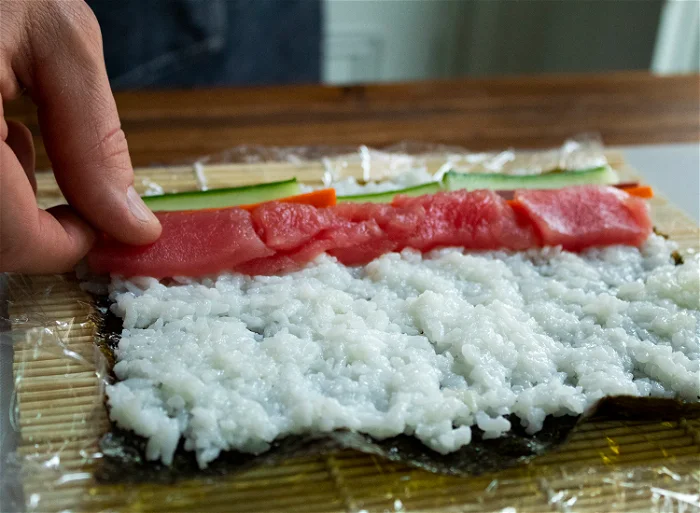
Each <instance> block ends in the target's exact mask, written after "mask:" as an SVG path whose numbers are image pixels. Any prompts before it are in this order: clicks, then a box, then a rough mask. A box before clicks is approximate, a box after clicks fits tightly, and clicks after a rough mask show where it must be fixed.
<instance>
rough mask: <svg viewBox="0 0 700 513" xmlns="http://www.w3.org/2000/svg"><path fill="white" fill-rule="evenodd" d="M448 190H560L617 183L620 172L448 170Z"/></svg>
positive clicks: (592, 170) (600, 168)
mask: <svg viewBox="0 0 700 513" xmlns="http://www.w3.org/2000/svg"><path fill="white" fill-rule="evenodd" d="M444 183H445V188H446V189H447V190H448V191H456V190H459V189H466V190H468V191H473V190H476V189H494V190H506V191H509V190H515V189H559V188H561V187H569V186H572V185H588V184H597V185H611V184H614V183H617V175H616V174H615V171H613V170H612V169H611V168H610V167H608V166H601V167H595V168H591V169H581V170H577V171H551V172H549V173H543V174H541V175H525V176H521V175H503V174H496V173H458V172H456V171H448V172H447V173H445V177H444Z"/></svg>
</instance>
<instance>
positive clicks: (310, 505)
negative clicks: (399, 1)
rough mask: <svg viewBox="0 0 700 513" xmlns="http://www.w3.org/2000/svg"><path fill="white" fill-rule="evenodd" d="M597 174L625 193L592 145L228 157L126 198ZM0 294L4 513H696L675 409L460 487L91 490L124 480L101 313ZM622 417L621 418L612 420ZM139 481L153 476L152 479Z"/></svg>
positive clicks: (699, 468)
mask: <svg viewBox="0 0 700 513" xmlns="http://www.w3.org/2000/svg"><path fill="white" fill-rule="evenodd" d="M605 162H607V163H609V164H610V165H611V166H612V167H613V168H615V169H617V170H618V171H619V173H620V176H621V179H622V180H624V179H626V177H628V173H629V170H627V169H626V168H625V166H624V163H623V162H622V161H621V159H620V158H619V157H618V156H616V155H613V154H606V153H604V152H603V148H602V145H601V144H600V143H599V142H598V141H597V139H596V138H594V137H583V138H577V139H575V140H572V141H569V142H567V143H565V144H564V145H563V146H562V147H561V148H558V149H554V150H552V151H549V152H535V153H523V152H515V151H510V150H508V151H503V152H496V153H492V154H483V153H482V154H472V153H469V152H468V151H466V150H464V149H460V148H446V147H436V146H430V145H422V144H417V143H404V144H401V145H397V146H393V147H391V148H383V149H381V150H378V149H370V148H365V147H362V148H359V149H358V148H257V147H255V148H251V147H239V148H235V149H232V150H231V151H229V152H226V153H224V154H221V155H217V156H211V157H208V158H203V159H199V160H198V161H197V163H196V165H193V163H186V164H183V165H181V166H175V167H169V168H165V167H157V168H156V167H154V168H149V169H140V170H137V180H136V182H137V185H138V186H139V187H140V188H141V192H142V193H145V194H147V193H150V194H154V193H160V192H161V191H165V192H170V191H180V190H193V189H197V188H209V189H211V188H215V187H222V186H235V185H242V184H245V183H256V182H261V181H275V180H280V179H285V178H289V177H292V176H296V177H297V178H298V179H299V181H300V182H302V183H304V184H306V185H307V186H309V187H319V186H323V185H337V184H343V186H347V187H348V188H350V189H351V190H352V187H361V186H366V184H367V183H368V182H375V183H376V186H377V187H380V186H381V184H382V183H384V182H387V181H389V182H391V181H393V182H394V183H395V184H396V185H397V187H398V186H399V185H403V184H404V183H403V182H402V181H401V180H403V179H404V178H401V177H406V176H412V177H413V178H411V179H413V180H422V179H426V177H436V176H439V174H440V173H442V172H444V171H446V170H447V169H456V170H458V171H462V172H508V173H529V172H537V171H542V170H551V169H555V168H565V169H580V168H585V167H594V166H596V165H600V164H602V163H605ZM38 178H39V180H38V181H39V201H40V204H41V205H42V206H50V205H52V204H56V203H58V202H61V201H62V198H61V196H60V191H59V190H58V188H57V186H56V185H55V182H54V181H53V179H52V177H51V176H50V175H48V174H40V176H39V177H38ZM652 205H653V208H654V211H653V214H654V219H655V223H656V226H657V228H658V229H659V230H660V231H662V232H664V233H667V234H669V235H670V236H671V237H672V238H674V239H676V240H677V241H678V242H679V244H680V246H681V247H682V248H685V250H686V251H688V250H693V249H695V250H697V240H698V238H697V234H698V232H697V227H696V226H695V225H694V224H693V223H692V222H691V221H689V220H685V219H686V218H684V217H683V215H682V214H680V213H679V212H678V211H677V210H675V209H674V208H673V207H671V206H669V205H666V204H665V203H664V202H663V200H662V199H654V200H653V201H652ZM5 282H6V283H5V286H4V287H3V290H4V292H5V293H7V294H9V298H8V299H9V301H8V302H7V310H6V311H3V312H2V316H3V318H4V319H5V321H6V325H7V326H6V328H10V329H11V331H6V332H4V333H3V334H2V335H3V339H2V359H3V362H2V363H3V365H2V366H0V386H2V390H0V391H1V392H2V397H3V398H6V399H5V400H4V402H3V404H2V408H3V413H4V414H9V425H5V426H3V430H2V432H0V435H1V436H2V439H1V440H0V442H1V447H2V448H3V454H2V460H1V461H2V467H0V468H2V477H1V478H0V501H1V502H0V511H3V512H5V511H8V512H9V511H19V510H26V511H37V512H45V511H46V512H48V511H66V512H73V511H75V512H77V511H85V512H97V511H112V512H122V511H140V512H150V511H153V512H177V511H181V512H184V511H222V512H223V511H227V512H228V511H247V512H257V511H260V512H262V511H265V512H269V511H280V512H281V511H299V512H302V511H303V512H306V511H324V512H325V511H339V512H343V511H351V512H360V511H367V512H370V511H508V512H513V513H516V512H523V511H570V512H577V511H580V512H597V511H606V510H626V511H639V510H645V511H658V512H671V511H678V512H680V511H694V510H699V509H700V492H699V489H700V416H699V415H698V413H697V409H694V408H692V407H687V406H684V405H679V404H678V403H664V404H660V403H653V404H652V403H648V404H647V405H646V406H644V407H641V408H640V407H637V406H634V405H631V406H630V405H626V406H625V404H624V403H614V404H615V407H614V408H610V407H609V406H610V405H608V409H607V410H604V411H602V412H601V414H600V415H599V416H598V417H595V418H593V419H588V420H586V421H584V422H583V423H581V424H579V425H578V426H577V427H576V429H575V430H574V431H573V432H572V433H571V435H570V437H569V438H568V441H566V443H564V444H563V445H561V446H559V447H558V448H557V449H555V450H552V451H548V452H547V453H546V454H543V455H541V456H538V457H536V458H535V459H533V460H532V461H530V462H529V463H523V464H519V465H516V466H513V467H511V468H508V469H506V470H502V471H490V472H487V473H482V474H481V475H477V476H471V477H460V476H450V475H445V474H440V473H431V472H427V471H425V470H422V469H418V468H414V467H412V466H410V465H407V464H406V463H404V462H397V461H391V460H390V459H387V458H386V457H382V456H380V455H378V454H364V453H361V452H357V451H354V450H348V449H338V448H337V447H335V448H333V450H330V447H328V448H326V450H324V451H322V452H321V453H319V452H318V451H317V452H314V453H313V454H311V453H304V452H300V453H297V454H296V455H293V456H290V457H288V458H285V459H284V460H282V461H277V462H276V463H275V464H274V465H263V466H255V467H253V468H251V469H249V470H245V471H242V472H239V473H227V472H223V471H222V472H220V473H207V474H198V473H197V472H194V473H191V474H189V475H187V476H184V477H183V476H179V477H180V478H179V480H178V481H177V482H176V483H175V484H173V483H171V482H169V478H166V479H150V478H147V477H143V476H141V475H137V473H138V467H139V463H138V461H132V462H131V463H132V464H133V465H135V466H128V465H124V466H123V467H121V469H122V473H123V474H124V475H122V476H119V477H120V479H112V480H106V482H105V480H102V481H100V480H99V479H98V477H99V475H100V471H101V470H102V471H104V469H105V468H113V469H114V468H116V469H117V470H116V472H119V468H120V467H118V466H117V467H106V466H105V461H106V455H105V453H104V452H103V451H102V449H101V448H100V447H101V446H100V440H101V439H102V438H103V436H104V434H105V433H107V432H109V431H112V430H113V427H112V426H111V424H110V422H109V419H108V415H107V410H106V408H105V405H104V395H103V390H104V385H105V383H107V382H108V381H109V380H110V379H111V378H110V359H109V352H108V351H106V352H103V351H102V350H101V349H100V346H99V345H98V344H96V336H97V333H98V330H99V329H102V328H103V327H104V326H103V324H102V323H103V322H104V319H105V318H106V316H105V311H104V307H103V306H102V305H99V304H96V303H95V300H94V298H93V296H91V295H90V294H88V293H87V292H85V291H84V290H83V289H81V287H80V284H79V283H78V281H77V280H76V279H75V278H74V277H73V276H71V275H62V276H40V277H26V276H17V275H10V276H7V277H6V279H5ZM10 359H11V365H9V364H8V362H9V360H10ZM8 385H11V386H12V389H13V390H12V391H11V393H8ZM623 410H624V411H626V412H627V413H628V415H627V416H621V415H620V413H621V411H623ZM3 418H4V417H3ZM346 445H350V444H346ZM103 446H104V445H103ZM389 449H390V448H389ZM133 456H134V458H137V456H138V455H137V454H135V453H134V454H133ZM384 456H387V454H384ZM389 456H391V454H389ZM479 457H480V455H478V454H477V455H475V456H474V458H475V459H476V460H477V461H478V458H479ZM149 465H151V467H150V468H151V470H152V471H153V472H155V473H156V474H157V473H158V468H157V466H155V467H154V464H149ZM477 466H478V465H477ZM134 469H136V470H134ZM161 475H163V473H161Z"/></svg>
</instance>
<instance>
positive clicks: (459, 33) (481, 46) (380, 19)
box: [323, 0, 700, 84]
mask: <svg viewBox="0 0 700 513" xmlns="http://www.w3.org/2000/svg"><path fill="white" fill-rule="evenodd" d="M681 3H693V4H696V5H700V0H682V2H681ZM662 6H663V3H662V1H661V0H624V1H623V0H521V1H515V0H324V62H323V79H324V81H326V82H329V83H336V84H347V83H353V82H375V81H376V82H381V81H401V80H419V79H429V78H445V77H450V76H460V75H461V76H464V75H469V76H490V75H504V74H517V73H538V72H558V71H559V72H565V71H604V70H620V69H648V68H649V66H650V64H651V56H652V52H653V49H654V42H655V39H656V33H657V27H658V25H659V17H660V13H661V10H662ZM674 51H676V50H674Z"/></svg>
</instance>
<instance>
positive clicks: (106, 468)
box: [95, 296, 700, 484]
mask: <svg viewBox="0 0 700 513" xmlns="http://www.w3.org/2000/svg"><path fill="white" fill-rule="evenodd" d="M96 306H97V310H98V311H99V314H98V315H96V318H95V321H96V323H97V326H98V336H97V344H98V346H99V347H100V349H101V350H102V352H103V354H104V355H105V356H106V357H107V360H108V364H109V368H110V373H112V371H111V369H112V366H113V364H114V349H115V348H116V346H117V344H118V343H119V338H120V334H121V329H122V322H121V319H119V318H118V317H116V316H115V315H113V314H112V313H111V312H110V311H109V302H108V300H107V298H106V297H104V296H98V297H96ZM111 377H112V378H114V375H113V374H112V376H111ZM105 407H106V405H105ZM699 415H700V404H697V403H686V402H683V401H678V400H675V399H659V398H639V397H631V396H629V397H628V396H621V397H607V398H604V399H602V400H601V401H600V402H599V403H598V404H597V405H596V407H594V408H593V409H592V410H591V411H590V412H589V413H587V414H586V415H581V416H570V415H565V416H560V417H554V416H549V417H547V418H546V420H545V422H544V427H543V429H542V430H541V431H539V432H538V433H536V434H534V435H529V434H527V433H526V432H525V430H524V429H523V428H522V427H521V426H520V423H519V422H518V419H517V418H511V419H510V420H511V423H512V429H511V430H510V431H509V432H507V433H506V434H505V435H504V436H502V437H501V438H496V439H489V440H485V439H483V437H482V434H481V432H480V431H479V430H478V429H473V431H472V436H473V439H472V442H471V443H470V444H469V445H467V446H465V447H462V448H461V449H460V450H458V451H455V452H453V453H450V454H447V455H443V454H440V453H437V452H435V451H433V450H431V449H430V448H428V447H427V446H425V445H424V444H423V443H421V442H420V441H419V440H418V439H416V438H414V437H412V436H407V435H400V436H396V437H393V438H388V439H385V440H376V439H373V438H372V437H370V436H368V435H364V434H362V433H357V432H351V431H347V430H339V431H334V432H331V433H324V434H317V435H307V436H290V437H286V438H283V439H280V440H277V441H275V442H274V443H273V444H272V446H271V448H270V449H269V450H268V451H266V452H265V453H263V454H260V455H251V454H245V453H241V452H237V451H227V452H223V453H221V455H220V456H219V457H218V458H217V459H216V460H215V461H213V462H211V463H210V464H209V466H208V467H207V468H206V469H200V468H199V466H198V465H197V462H196V460H195V456H194V453H193V452H191V451H186V450H185V449H184V446H183V442H182V440H181V441H180V444H179V445H178V448H177V450H176V452H175V455H174V459H173V463H172V465H170V466H166V465H163V464H162V463H160V462H158V461H148V460H147V459H146V457H145V448H146V442H147V439H145V438H143V437H141V436H139V435H136V434H135V433H133V432H130V431H126V430H123V429H120V428H118V427H117V426H115V425H114V424H111V428H110V431H109V432H108V433H106V434H105V435H104V436H103V437H102V439H101V440H100V448H101V450H102V453H103V455H104V457H103V458H102V459H101V463H100V465H99V466H98V468H97V470H96V472H95V477H96V479H97V480H98V482H102V483H113V484H117V483H145V482H151V483H162V484H168V483H174V482H177V481H178V480H182V479H188V478H195V477H196V478H204V477H211V476H221V475H229V474H233V473H236V472H241V471H243V470H247V469H250V468H253V467H256V466H260V465H274V464H277V463H280V462H282V461H284V460H285V459H288V458H293V457H300V456H312V455H323V454H330V453H333V452H336V451H341V450H346V449H352V450H356V451H359V452H362V453H366V454H372V455H376V456H379V457H382V458H385V459H387V460H390V461H394V462H400V463H404V464H407V465H411V466H414V467H417V468H421V469H424V470H427V471H430V472H436V473H441V474H447V475H457V476H468V475H479V474H483V473H486V472H494V471H499V470H503V469H506V468H509V467H513V466H515V465H518V464H522V463H526V462H528V461H530V460H532V459H533V458H534V457H536V456H539V455H542V454H545V453H547V452H549V451H552V450H554V449H556V448H557V447H559V446H561V445H562V444H564V443H566V441H567V440H568V438H569V437H570V435H571V433H572V432H573V431H574V429H575V428H576V427H577V426H578V425H579V424H581V423H583V422H586V421H588V420H590V419H596V420H601V419H609V420H614V419H640V420H654V421H662V420H678V419H681V418H697V417H698V416H699Z"/></svg>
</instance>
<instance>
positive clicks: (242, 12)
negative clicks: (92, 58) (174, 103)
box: [88, 0, 321, 90]
mask: <svg viewBox="0 0 700 513" xmlns="http://www.w3.org/2000/svg"><path fill="white" fill-rule="evenodd" d="M88 4H89V5H90V7H92V9H93V11H94V12H95V15H96V16H97V19H98V21H99V23H100V27H101V29H102V38H103V41H104V51H105V61H106V63H107V72H108V74H109V77H110V81H111V83H112V87H113V88H114V89H115V90H123V89H139V88H190V87H211V86H230V85H261V84H289V83H316V82H319V81H320V69H321V2H320V0H88Z"/></svg>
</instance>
